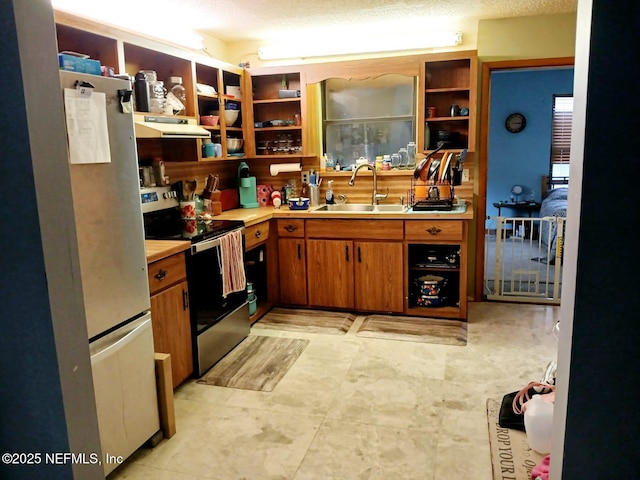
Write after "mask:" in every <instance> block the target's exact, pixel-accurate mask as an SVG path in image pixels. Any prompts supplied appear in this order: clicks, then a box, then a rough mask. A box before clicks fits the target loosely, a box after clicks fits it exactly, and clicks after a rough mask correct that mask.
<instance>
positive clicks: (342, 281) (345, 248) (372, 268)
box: [307, 239, 404, 313]
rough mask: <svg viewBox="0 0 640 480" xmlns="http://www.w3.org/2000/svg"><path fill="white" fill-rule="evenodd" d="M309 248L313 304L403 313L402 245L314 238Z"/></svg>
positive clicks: (308, 263) (311, 301)
mask: <svg viewBox="0 0 640 480" xmlns="http://www.w3.org/2000/svg"><path fill="white" fill-rule="evenodd" d="M307 246H308V249H307V253H308V261H307V271H308V273H309V304H310V305H312V306H317V307H332V308H346V309H353V308H355V309H356V310H366V311H374V312H396V313H399V312H402V311H403V309H404V295H403V293H402V291H403V290H402V287H403V274H402V272H403V268H402V265H403V261H402V243H400V242H360V241H351V240H314V239H310V240H307Z"/></svg>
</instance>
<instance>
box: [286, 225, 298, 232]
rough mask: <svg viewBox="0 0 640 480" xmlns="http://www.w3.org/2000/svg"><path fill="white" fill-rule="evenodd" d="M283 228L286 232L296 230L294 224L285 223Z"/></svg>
mask: <svg viewBox="0 0 640 480" xmlns="http://www.w3.org/2000/svg"><path fill="white" fill-rule="evenodd" d="M284 229H285V230H286V231H287V232H289V233H291V232H293V231H295V230H297V229H298V227H296V226H295V225H287V226H286V227H284Z"/></svg>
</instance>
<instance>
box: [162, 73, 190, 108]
mask: <svg viewBox="0 0 640 480" xmlns="http://www.w3.org/2000/svg"><path fill="white" fill-rule="evenodd" d="M167 102H168V103H169V104H170V105H171V109H172V110H173V114H174V115H185V114H186V108H187V90H186V88H184V86H183V85H182V77H169V92H168V93H167Z"/></svg>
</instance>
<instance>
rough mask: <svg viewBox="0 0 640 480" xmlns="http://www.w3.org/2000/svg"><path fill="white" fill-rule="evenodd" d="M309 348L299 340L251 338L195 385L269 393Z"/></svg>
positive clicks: (244, 341) (251, 336) (307, 341)
mask: <svg viewBox="0 0 640 480" xmlns="http://www.w3.org/2000/svg"><path fill="white" fill-rule="evenodd" d="M308 344H309V340H301V339H298V338H279V337H262V336H258V335H250V336H248V337H247V338H245V339H244V340H243V341H242V343H240V345H238V346H237V347H236V348H234V349H233V350H232V351H231V352H230V353H229V354H228V355H227V356H226V357H224V358H223V359H222V360H220V361H219V362H218V363H216V364H215V365H214V366H213V367H212V368H211V370H209V371H208V372H207V373H206V374H205V375H204V376H203V377H202V378H201V379H200V380H198V383H202V384H205V385H216V386H218V387H229V388H240V389H243V390H257V391H260V392H271V391H273V389H274V388H275V387H276V385H277V384H278V382H280V380H282V378H283V377H284V376H285V375H286V373H287V372H288V371H289V369H290V368H291V367H292V366H293V364H294V363H296V360H297V359H298V357H299V356H300V354H301V353H302V352H303V351H304V349H305V348H306V347H307V345H308Z"/></svg>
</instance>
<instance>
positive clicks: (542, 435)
mask: <svg viewBox="0 0 640 480" xmlns="http://www.w3.org/2000/svg"><path fill="white" fill-rule="evenodd" d="M524 429H525V431H526V433H527V443H528V444H529V446H530V447H531V449H532V450H535V451H536V452H538V453H542V454H543V455H546V454H547V453H549V452H551V436H552V430H553V403H549V402H545V401H544V400H543V399H542V397H541V396H540V395H534V396H533V398H532V399H531V400H529V402H527V409H526V410H525V412H524Z"/></svg>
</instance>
